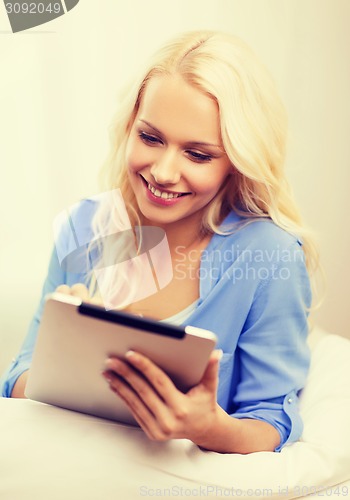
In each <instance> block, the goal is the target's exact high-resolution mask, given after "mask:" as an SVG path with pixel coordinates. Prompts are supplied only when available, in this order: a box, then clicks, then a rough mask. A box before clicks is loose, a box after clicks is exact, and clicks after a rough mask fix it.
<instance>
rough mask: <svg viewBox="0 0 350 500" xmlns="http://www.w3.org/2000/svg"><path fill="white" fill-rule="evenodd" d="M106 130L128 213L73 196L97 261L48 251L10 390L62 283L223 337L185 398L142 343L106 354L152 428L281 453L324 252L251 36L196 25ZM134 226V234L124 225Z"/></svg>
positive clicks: (295, 433) (108, 179)
mask: <svg viewBox="0 0 350 500" xmlns="http://www.w3.org/2000/svg"><path fill="white" fill-rule="evenodd" d="M111 139H112V147H111V151H110V154H109V157H108V158H107V161H106V163H105V165H104V168H103V170H102V178H103V179H104V182H105V183H104V188H105V189H107V190H110V191H111V192H112V191H113V190H120V191H119V192H121V194H122V197H123V203H125V207H126V210H127V217H125V213H126V212H125V210H124V208H125V207H121V206H120V204H119V206H117V205H111V204H110V203H107V202H105V199H104V198H103V197H102V198H101V199H100V200H97V201H96V200H85V201H83V202H81V203H80V204H79V205H78V207H77V208H76V210H75V211H74V213H73V214H72V220H73V225H74V227H75V228H76V230H78V231H79V237H81V238H82V241H90V242H91V244H90V246H89V249H88V254H89V256H90V257H91V259H90V260H89V263H90V267H88V268H87V269H86V270H84V271H81V272H79V273H73V272H67V270H64V269H63V268H62V267H61V265H60V263H59V261H58V258H57V255H56V253H55V252H54V253H53V255H52V259H51V263H50V268H49V275H48V278H47V280H46V282H45V285H44V289H43V296H42V300H41V303H40V305H39V309H38V311H37V314H36V316H35V318H34V320H33V323H32V325H31V328H30V331H29V333H28V336H27V339H26V341H25V344H24V346H23V349H22V351H21V353H20V355H19V356H18V358H17V359H16V360H15V361H14V363H13V365H12V366H11V367H10V368H9V370H8V372H7V373H6V374H5V375H4V377H3V379H2V394H3V395H4V396H7V397H9V396H11V395H12V396H20V397H21V396H22V397H23V388H24V385H25V380H26V376H27V372H26V371H27V370H28V369H29V368H30V363H31V357H32V352H33V348H34V344H35V339H36V334H37V329H38V325H39V323H40V319H41V313H42V306H43V302H44V296H45V294H46V293H48V292H50V291H53V290H55V289H56V287H58V290H59V291H61V292H63V293H69V294H72V295H78V296H80V297H82V298H83V299H84V300H89V298H90V297H93V300H94V301H96V300H100V301H101V302H102V303H104V304H108V307H109V308H113V307H114V308H119V309H122V308H123V309H126V310H128V311H129V312H132V313H134V314H139V315H145V316H149V317H152V318H155V319H157V320H161V321H168V322H172V323H177V324H180V323H181V324H183V325H193V326H198V327H201V328H205V329H209V330H212V331H213V332H215V333H216V335H217V337H218V348H219V350H218V351H215V352H214V353H213V355H212V356H211V358H210V360H209V363H208V366H207V368H206V370H205V372H204V374H203V377H202V380H201V381H200V383H199V384H198V385H197V386H195V387H193V388H192V389H191V390H190V391H188V392H187V393H186V394H183V393H182V392H180V391H179V390H177V389H176V387H175V386H174V384H173V383H172V381H171V380H170V379H169V377H167V375H166V374H165V373H164V372H163V371H162V370H161V369H160V368H159V367H158V366H156V365H155V364H154V363H152V361H151V360H150V359H147V358H146V357H144V356H142V354H140V353H135V352H129V353H128V354H127V356H126V358H125V359H117V358H116V357H115V356H110V358H109V359H108V360H106V369H105V372H104V377H105V378H106V381H107V383H108V384H109V386H110V388H111V390H112V391H114V392H115V393H116V394H117V396H116V397H120V398H122V399H123V400H124V401H125V403H126V404H127V405H128V406H129V408H130V410H131V412H132V413H133V415H134V417H135V420H136V421H137V422H138V423H139V425H140V426H141V427H142V429H143V430H144V431H145V433H146V434H147V436H148V437H149V438H150V439H155V440H160V441H163V440H167V439H173V438H187V439H190V440H192V441H193V442H194V443H196V444H197V445H198V446H200V447H203V448H206V449H210V450H214V451H217V452H222V453H235V452H237V453H251V452H254V451H262V450H269V451H273V450H275V451H279V450H281V448H282V447H283V446H284V445H285V444H286V443H291V442H293V441H296V440H298V439H299V437H300V435H301V431H302V427H303V425H302V421H301V418H300V416H299V412H298V392H299V391H300V390H301V389H302V388H303V386H304V384H305V380H306V376H307V373H308V368H309V350H308V347H307V344H306V338H307V334H308V313H309V310H310V306H311V291H310V283H309V273H310V272H311V271H312V270H313V269H314V267H315V266H316V265H317V256H316V252H315V250H314V247H313V245H312V242H311V241H310V239H309V237H308V233H307V231H306V229H305V228H304V227H303V225H302V222H301V218H300V216H299V214H298V211H297V208H296V206H295V203H294V201H293V199H292V196H291V193H290V189H289V186H288V182H287V180H286V178H285V175H284V171H283V165H284V157H285V141H286V116H285V112H284V108H283V105H282V104H281V102H280V99H279V97H278V95H277V92H276V89H275V87H274V85H273V82H272V80H271V78H270V76H269V75H268V74H267V73H266V70H265V69H264V67H263V66H262V65H261V63H260V62H259V61H258V60H257V59H256V57H255V56H254V54H252V52H251V51H250V49H249V48H248V47H247V46H246V45H245V44H244V43H243V42H242V41H241V40H239V39H237V38H235V37H232V36H229V35H225V34H222V33H216V32H207V31H202V32H191V33H186V34H184V35H183V36H181V37H178V38H177V39H175V40H173V41H171V42H169V43H168V44H167V45H165V46H164V47H163V48H162V49H161V50H160V51H159V52H158V53H157V54H156V55H155V56H154V58H153V59H152V60H151V62H150V64H149V66H148V67H147V68H146V70H145V71H144V72H142V74H141V76H140V78H139V80H137V81H136V82H135V85H134V86H133V87H132V88H131V89H130V91H129V93H128V95H127V96H126V98H125V101H124V102H123V103H122V105H121V107H120V109H119V111H118V114H117V118H116V120H115V124H114V126H113V129H112V136H111ZM130 224H131V228H132V231H133V238H132V241H130V240H129V241H126V240H125V239H124V238H121V237H120V234H121V232H122V231H123V230H126V229H129V228H130ZM150 226H157V227H159V228H161V229H162V230H163V231H164V232H165V234H166V239H167V244H168V249H169V255H170V262H171V267H172V269H171V273H170V279H169V280H168V281H167V283H166V284H163V285H162V286H158V288H157V291H154V292H152V293H148V292H147V290H146V288H147V286H146V285H147V279H148V278H147V276H148V275H147V273H149V267H148V268H147V269H146V266H145V265H144V264H142V262H141V261H140V260H137V259H135V258H134V257H135V240H136V241H137V243H138V252H139V254H141V252H142V239H146V238H147V234H148V233H147V231H148V229H149V227H150ZM126 233H128V234H130V231H125V233H124V234H126ZM103 235H109V237H108V238H104V239H103V238H101V236H103ZM72 238H73V237H72V235H71V232H70V229H69V227H68V226H67V227H64V228H63V229H62V231H61V235H60V239H59V242H58V244H59V246H60V248H61V247H63V248H66V249H68V248H71V245H72V244H74V243H73V240H72ZM257 255H259V258H257V257H256V256H257ZM204 256H205V258H203V257H204ZM121 262H126V263H127V264H126V265H125V266H120V265H119V263H121ZM112 264H114V265H112ZM158 265H159V266H160V267H162V266H163V267H164V263H163V262H158V263H157V265H155V267H157V266H158ZM101 269H102V270H105V269H107V270H108V272H101ZM157 270H158V269H154V268H153V275H154V279H156V277H158V274H157V272H156V271H157ZM156 275H157V276H156ZM168 275H169V273H168ZM79 283H80V284H79ZM81 283H85V285H87V286H88V287H89V290H88V289H87V287H86V286H84V285H82V284H81ZM158 285H159V282H158ZM140 290H141V291H143V292H144V293H143V295H142V293H141V295H142V297H141V298H140ZM145 290H146V291H145ZM221 351H222V352H221Z"/></svg>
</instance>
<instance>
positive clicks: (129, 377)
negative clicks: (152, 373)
mask: <svg viewBox="0 0 350 500" xmlns="http://www.w3.org/2000/svg"><path fill="white" fill-rule="evenodd" d="M106 368H107V369H108V370H112V371H113V372H116V373H117V375H118V377H117V378H119V377H122V379H124V380H125V381H126V382H127V383H128V384H129V386H130V387H131V388H132V389H133V392H134V393H136V394H137V396H138V397H139V399H140V400H141V401H143V403H144V405H145V406H146V407H147V408H148V409H149V410H150V412H151V413H152V415H154V416H155V417H156V418H157V419H158V420H159V421H162V420H164V419H166V418H168V417H169V410H168V409H167V407H166V405H165V404H164V401H163V400H162V399H161V397H160V396H159V394H158V393H157V392H155V390H154V388H153V387H152V386H151V385H150V383H149V382H148V381H147V380H146V379H145V378H144V377H143V375H142V374H140V372H138V371H135V369H134V368H133V367H131V366H130V365H129V364H128V363H125V362H123V361H122V360H120V359H117V358H109V359H108V360H107V361H106Z"/></svg>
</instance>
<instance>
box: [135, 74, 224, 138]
mask: <svg viewBox="0 0 350 500" xmlns="http://www.w3.org/2000/svg"><path fill="white" fill-rule="evenodd" d="M136 120H143V121H147V122H148V123H151V124H152V125H153V126H154V127H156V128H157V129H158V130H160V131H161V132H162V133H163V134H170V135H173V134H176V135H181V136H186V140H187V141H188V140H191V141H196V140H197V141H198V142H199V141H202V142H208V143H212V144H217V145H220V144H221V139H220V137H221V134H220V117H219V110H218V105H217V103H216V102H215V101H214V99H212V98H210V97H209V96H208V95H206V94H205V93H204V92H201V91H200V90H199V89H197V88H196V87H194V86H193V85H190V84H189V83H187V82H186V81H185V80H184V79H183V78H182V77H181V76H180V75H170V76H168V75H166V76H165V75H164V76H163V75H162V76H156V77H153V78H151V79H150V80H149V82H148V83H147V86H146V88H145V91H144V93H143V96H142V99H141V103H140V107H139V110H138V113H137V117H136ZM189 136H190V138H189Z"/></svg>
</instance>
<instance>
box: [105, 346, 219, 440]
mask: <svg viewBox="0 0 350 500" xmlns="http://www.w3.org/2000/svg"><path fill="white" fill-rule="evenodd" d="M221 354H222V353H221V351H217V350H216V351H214V352H213V353H212V354H211V356H210V358H209V362H208V365H207V367H206V370H205V372H204V374H203V377H202V379H201V381H200V382H199V384H198V385H196V386H195V387H193V388H192V389H190V390H189V391H188V392H187V393H186V394H184V393H183V392H181V391H180V390H178V389H177V388H176V387H175V385H174V383H173V382H172V381H171V380H170V378H169V377H168V376H167V375H166V374H165V373H164V371H163V370H161V369H160V368H159V367H158V366H156V365H155V364H154V363H153V362H152V361H151V360H150V359H149V358H147V357H145V356H143V355H142V354H140V353H136V352H133V351H129V352H128V353H127V354H126V360H127V361H122V360H121V359H119V358H116V357H110V358H109V359H108V360H107V361H106V371H105V372H103V375H104V377H105V378H106V380H107V381H108V383H109V385H110V388H111V389H112V390H113V391H114V392H115V393H116V394H118V395H119V396H120V398H121V399H122V400H123V401H124V402H125V403H126V404H127V406H128V407H129V409H130V411H131V413H132V414H133V416H134V418H135V420H136V421H137V422H138V424H139V425H140V426H141V427H142V429H143V430H144V431H145V433H146V434H147V436H148V437H149V438H150V439H152V440H156V441H166V440H168V439H174V438H186V439H190V440H191V441H193V442H194V443H196V444H198V445H199V446H200V445H201V443H204V442H206V440H207V438H208V433H209V432H213V429H215V425H216V423H217V419H218V415H219V413H220V410H221V409H220V407H219V405H218V404H217V402H216V393H217V386H218V369H219V361H220V358H221Z"/></svg>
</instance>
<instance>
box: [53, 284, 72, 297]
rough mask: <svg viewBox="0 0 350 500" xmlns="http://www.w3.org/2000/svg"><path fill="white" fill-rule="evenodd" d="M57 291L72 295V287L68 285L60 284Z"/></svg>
mask: <svg viewBox="0 0 350 500" xmlns="http://www.w3.org/2000/svg"><path fill="white" fill-rule="evenodd" d="M55 292H57V293H64V294H65V295H70V287H69V286H68V285H60V286H58V287H57V288H56V290H55Z"/></svg>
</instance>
